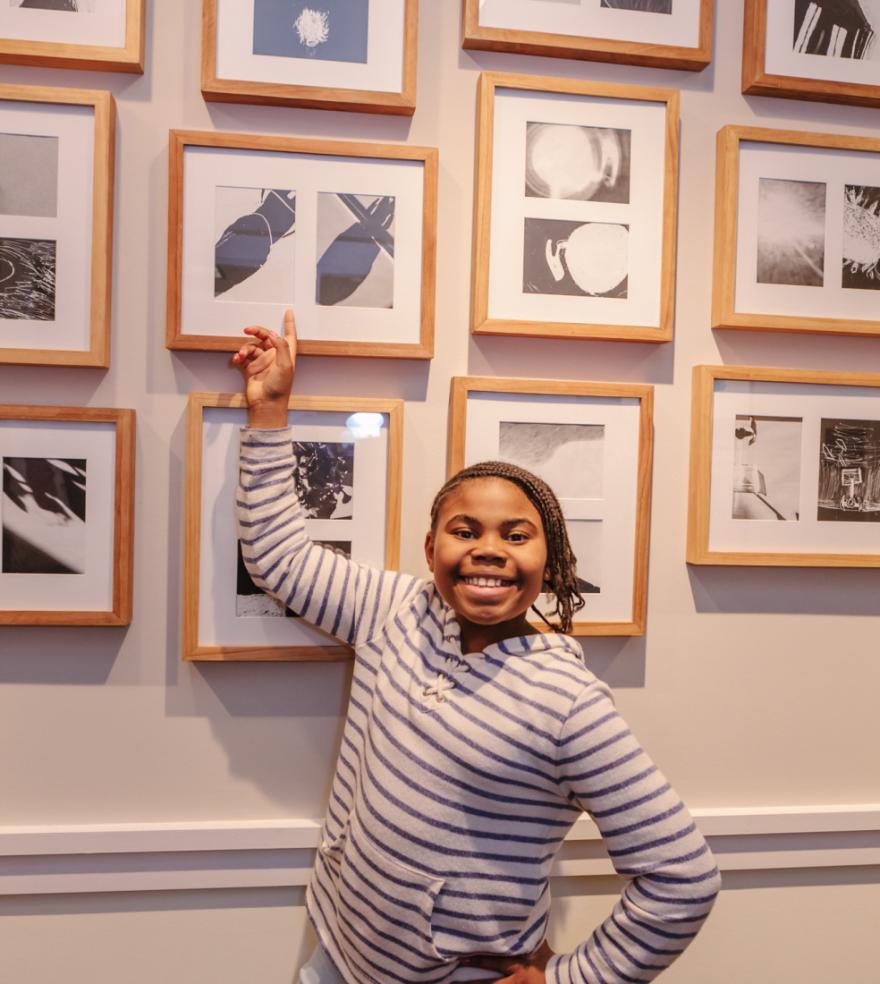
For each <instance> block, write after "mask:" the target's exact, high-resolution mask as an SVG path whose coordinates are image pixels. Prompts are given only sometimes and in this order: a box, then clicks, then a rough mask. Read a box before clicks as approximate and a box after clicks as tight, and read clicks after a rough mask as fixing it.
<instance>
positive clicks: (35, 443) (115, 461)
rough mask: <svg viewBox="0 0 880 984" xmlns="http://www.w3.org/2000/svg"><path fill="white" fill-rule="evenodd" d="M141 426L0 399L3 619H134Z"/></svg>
mask: <svg viewBox="0 0 880 984" xmlns="http://www.w3.org/2000/svg"><path fill="white" fill-rule="evenodd" d="M134 425H135V413H134V410H98V409H93V408H85V407H34V406H11V405H8V404H7V405H0V471H2V476H3V489H2V497H0V585H2V588H0V625H128V623H129V622H130V621H131V593H132V592H131V588H132V535H133V512H134V440H135V438H134Z"/></svg>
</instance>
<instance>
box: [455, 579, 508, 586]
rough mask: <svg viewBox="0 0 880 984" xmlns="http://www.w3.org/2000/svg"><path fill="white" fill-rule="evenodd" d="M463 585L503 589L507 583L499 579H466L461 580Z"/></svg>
mask: <svg viewBox="0 0 880 984" xmlns="http://www.w3.org/2000/svg"><path fill="white" fill-rule="evenodd" d="M462 580H463V581H464V583H465V584H473V585H475V586H476V587H478V588H503V587H504V586H505V585H506V584H509V582H508V581H503V580H502V579H501V578H500V577H466V578H463V579H462Z"/></svg>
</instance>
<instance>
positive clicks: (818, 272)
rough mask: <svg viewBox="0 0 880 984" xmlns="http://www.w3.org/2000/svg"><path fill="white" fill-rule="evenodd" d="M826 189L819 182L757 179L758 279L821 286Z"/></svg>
mask: <svg viewBox="0 0 880 984" xmlns="http://www.w3.org/2000/svg"><path fill="white" fill-rule="evenodd" d="M826 194H827V188H826V185H825V183H824V182H821V181H789V180H786V179H781V178H761V179H760V183H759V188H758V271H757V277H758V283H759V284H788V285H790V286H796V287H822V286H823V284H824V283H825V200H826Z"/></svg>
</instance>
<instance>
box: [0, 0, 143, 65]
mask: <svg viewBox="0 0 880 984" xmlns="http://www.w3.org/2000/svg"><path fill="white" fill-rule="evenodd" d="M114 3H115V6H116V7H117V8H118V9H117V10H114V11H112V12H111V24H110V25H109V27H105V29H104V30H99V31H98V33H96V34H90V33H89V30H88V28H89V26H90V25H88V24H84V25H83V26H82V28H80V25H78V24H76V25H72V24H70V23H69V18H70V13H69V12H67V11H65V12H58V11H51V10H28V11H26V12H24V13H22V12H19V11H18V10H17V9H14V8H13V9H10V10H7V11H6V12H5V14H0V35H3V37H0V63H6V64H10V65H38V66H42V67H44V68H78V69H87V70H89V71H93V72H129V73H132V74H134V75H142V74H143V71H144V36H145V30H144V21H145V17H146V0H114ZM6 6H7V7H11V5H10V4H7V5H6ZM105 6H108V5H106V4H105ZM80 13H82V14H85V15H88V11H80ZM116 21H118V23H116ZM71 27H73V28H75V29H76V30H74V31H73V32H71V30H70V28H71ZM77 39H79V40H77Z"/></svg>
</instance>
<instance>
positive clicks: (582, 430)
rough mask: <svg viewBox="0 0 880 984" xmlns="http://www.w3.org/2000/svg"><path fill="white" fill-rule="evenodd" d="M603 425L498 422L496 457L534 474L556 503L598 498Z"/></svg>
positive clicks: (600, 489) (600, 481)
mask: <svg viewBox="0 0 880 984" xmlns="http://www.w3.org/2000/svg"><path fill="white" fill-rule="evenodd" d="M604 443H605V426H604V425H603V424H559V423H543V422H539V423H532V422H529V421H520V420H502V421H500V422H499V433H498V453H499V455H500V456H501V458H502V459H503V460H504V461H512V462H513V463H514V464H517V465H520V466H521V467H523V468H527V469H528V470H529V471H531V472H534V473H535V474H536V475H538V476H539V477H540V478H543V479H544V481H545V482H547V484H548V485H549V486H550V487H551V488H552V489H553V490H554V492H556V494H557V495H558V496H559V498H560V499H596V498H599V497H601V495H602V470H603V453H604Z"/></svg>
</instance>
